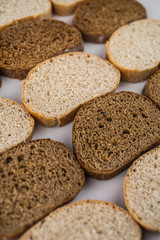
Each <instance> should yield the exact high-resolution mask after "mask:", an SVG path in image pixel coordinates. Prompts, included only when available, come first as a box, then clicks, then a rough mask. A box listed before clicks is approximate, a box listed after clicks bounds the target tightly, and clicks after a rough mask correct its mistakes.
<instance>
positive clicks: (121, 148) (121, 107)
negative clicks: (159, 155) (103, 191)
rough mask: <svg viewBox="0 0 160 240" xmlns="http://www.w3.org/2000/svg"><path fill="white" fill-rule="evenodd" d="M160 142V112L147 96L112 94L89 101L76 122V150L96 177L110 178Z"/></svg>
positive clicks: (74, 139)
mask: <svg viewBox="0 0 160 240" xmlns="http://www.w3.org/2000/svg"><path fill="white" fill-rule="evenodd" d="M159 142H160V110H159V109H158V108H157V107H156V106H155V105H154V103H153V102H152V101H151V100H150V99H149V98H147V97H145V96H143V95H139V94H136V93H132V92H118V93H110V94H109V95H108V96H106V95H104V96H101V97H98V98H95V99H94V100H92V101H90V102H89V103H88V104H86V105H84V106H82V107H81V108H80V110H79V111H78V113H77V115H76V117H75V119H74V123H73V147H74V150H75V153H76V156H77V159H78V160H79V162H80V164H81V165H82V167H83V168H84V169H85V170H86V172H87V173H88V174H89V175H90V176H93V177H96V178H99V179H109V178H111V177H113V176H115V175H117V174H118V173H120V172H121V171H122V170H124V169H126V168H127V166H129V165H130V164H131V162H132V161H133V160H135V159H136V158H137V157H138V156H139V155H141V154H142V153H143V152H145V151H147V150H148V149H150V148H152V147H153V146H155V145H158V144H159Z"/></svg>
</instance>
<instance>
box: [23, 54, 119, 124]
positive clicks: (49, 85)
mask: <svg viewBox="0 0 160 240" xmlns="http://www.w3.org/2000/svg"><path fill="white" fill-rule="evenodd" d="M119 81H120V73H119V71H118V70H117V69H116V68H115V67H114V66H113V65H112V64H111V63H110V62H108V61H105V60H103V59H101V58H99V57H97V56H95V55H91V54H87V53H83V52H81V53H78V52H76V53H66V54H62V55H60V56H57V57H54V58H51V59H48V60H46V61H44V62H43V63H40V64H39V65H37V66H36V67H35V68H34V69H33V70H32V71H31V72H30V73H29V74H28V76H27V79H26V80H25V81H24V82H23V89H22V99H23V103H24V105H25V107H26V108H27V109H28V111H29V112H30V113H31V114H32V115H33V116H34V117H35V118H36V119H38V121H39V122H40V123H42V124H44V125H46V126H49V127H50V126H54V125H55V124H58V126H63V125H66V124H67V123H69V122H71V121H72V120H73V118H74V116H75V114H76V112H77V111H78V109H79V108H80V106H81V105H82V104H84V103H85V102H87V101H89V100H91V99H93V98H95V97H97V96H100V95H102V94H105V93H108V92H111V91H114V90H115V89H116V87H117V86H118V84H119ZM39 93H40V94H41V98H39Z"/></svg>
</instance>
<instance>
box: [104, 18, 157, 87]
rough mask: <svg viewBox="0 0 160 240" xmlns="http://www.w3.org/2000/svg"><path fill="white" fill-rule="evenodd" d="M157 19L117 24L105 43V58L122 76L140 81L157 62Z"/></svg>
mask: <svg viewBox="0 0 160 240" xmlns="http://www.w3.org/2000/svg"><path fill="white" fill-rule="evenodd" d="M159 36H160V20H152V19H145V20H139V21H135V22H133V23H130V24H128V25H125V26H123V27H121V28H119V29H118V30H117V31H116V32H114V33H113V35H112V36H111V38H110V39H109V41H108V42H107V43H106V51H107V56H108V59H109V60H110V61H111V62H112V63H113V64H114V65H115V66H116V67H117V68H119V70H120V71H121V74H122V80H124V81H128V82H140V81H143V80H145V79H146V78H147V77H148V76H149V75H151V74H152V73H153V72H154V71H155V70H156V69H157V68H158V65H159V63H160V37H159Z"/></svg>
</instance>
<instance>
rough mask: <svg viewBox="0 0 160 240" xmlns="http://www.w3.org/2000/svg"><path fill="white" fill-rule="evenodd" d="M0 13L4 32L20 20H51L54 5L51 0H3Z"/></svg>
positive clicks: (0, 23)
mask: <svg viewBox="0 0 160 240" xmlns="http://www.w3.org/2000/svg"><path fill="white" fill-rule="evenodd" d="M0 12H1V14H0V30H2V29H3V28H5V27H7V26H8V25H10V24H13V23H14V22H15V21H17V20H19V19H24V18H28V17H39V18H51V17H52V5H51V2H50V1H49V0H40V1H39V0H34V1H32V0H1V5H0Z"/></svg>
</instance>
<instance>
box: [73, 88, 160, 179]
mask: <svg viewBox="0 0 160 240" xmlns="http://www.w3.org/2000/svg"><path fill="white" fill-rule="evenodd" d="M123 92H127V91H123ZM119 93H122V92H119ZM119 93H116V94H119ZM134 94H135V95H140V94H137V93H134ZM141 96H143V95H141ZM143 97H144V98H147V97H145V96H143ZM147 99H148V100H149V101H151V100H150V99H149V98H147ZM91 101H92V100H91ZM89 102H90V101H89ZM89 102H88V103H89ZM151 102H152V101H151ZM152 104H153V105H154V106H155V107H156V108H157V106H156V105H155V104H154V103H153V102H152ZM85 105H87V103H86V104H85ZM79 111H81V109H80V110H79ZM77 118H78V116H77V115H76V116H75V118H74V121H73V127H72V144H73V150H74V154H75V155H76V158H77V159H78V161H79V162H80V164H81V166H82V167H83V168H84V169H85V171H86V173H87V175H88V176H90V177H93V178H97V179H100V180H108V179H111V178H113V177H115V176H116V175H118V174H119V173H121V172H122V171H124V170H125V169H127V168H128V167H129V166H130V165H131V164H132V163H133V161H135V160H136V159H137V158H138V157H140V156H141V155H142V154H144V153H145V152H147V151H149V150H150V149H152V148H155V147H157V146H158V145H159V144H160V139H159V140H156V141H154V142H153V143H152V144H149V145H148V146H146V148H143V149H142V150H141V152H140V153H138V154H135V155H133V156H131V160H130V161H128V162H127V163H126V164H124V165H123V166H121V167H119V168H116V170H113V171H107V172H106V171H99V170H98V171H97V170H95V169H90V168H88V166H87V165H86V164H85V163H84V161H82V159H81V157H80V155H79V151H78V149H77V147H76V142H75V141H74V139H75V131H74V128H75V125H76V123H77V122H78V119H77Z"/></svg>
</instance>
